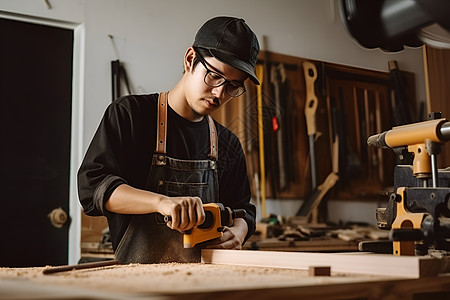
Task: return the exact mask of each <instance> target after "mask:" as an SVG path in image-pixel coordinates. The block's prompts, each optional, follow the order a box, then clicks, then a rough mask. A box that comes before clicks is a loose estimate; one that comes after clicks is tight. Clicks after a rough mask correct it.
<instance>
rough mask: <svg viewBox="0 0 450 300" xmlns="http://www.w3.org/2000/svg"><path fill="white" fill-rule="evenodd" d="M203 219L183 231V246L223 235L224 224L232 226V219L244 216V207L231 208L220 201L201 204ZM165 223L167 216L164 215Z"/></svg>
mask: <svg viewBox="0 0 450 300" xmlns="http://www.w3.org/2000/svg"><path fill="white" fill-rule="evenodd" d="M203 209H204V211H205V221H204V222H203V223H202V224H200V225H198V226H194V227H193V228H191V229H189V230H187V231H185V232H184V233H183V247H184V248H192V247H194V246H195V245H197V244H198V243H201V242H205V241H209V240H212V239H215V238H218V237H221V236H222V235H223V233H222V231H223V227H224V226H233V220H234V219H236V218H243V217H245V210H244V209H231V208H229V207H226V206H224V205H223V204H222V203H207V204H203ZM164 221H165V222H166V223H167V222H168V221H170V217H169V216H165V217H164Z"/></svg>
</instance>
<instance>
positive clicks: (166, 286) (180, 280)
mask: <svg viewBox="0 0 450 300" xmlns="http://www.w3.org/2000/svg"><path fill="white" fill-rule="evenodd" d="M43 270H44V268H41V267H39V268H0V299H75V298H77V299H79V298H89V299H142V298H146V299H181V298H182V299H230V297H231V298H232V299H242V298H250V299H272V300H273V299H299V297H301V296H302V297H304V298H303V299H354V298H367V299H412V295H413V294H415V296H414V297H415V298H414V299H422V298H417V294H418V293H422V294H423V293H430V292H433V293H436V292H437V293H439V294H433V299H440V298H436V295H438V296H442V297H444V296H448V295H450V276H438V277H433V278H420V279H406V278H398V277H388V276H373V275H372V276H370V275H349V274H338V273H334V272H332V274H331V276H326V277H322V276H320V277H313V276H309V275H308V272H307V271H305V270H296V269H283V268H270V267H253V266H245V267H243V266H235V265H215V264H205V263H198V264H180V263H170V264H153V265H143V264H128V265H115V266H109V267H101V268H95V269H86V270H74V271H68V272H62V273H55V274H52V275H44V274H43V273H42V271H43ZM187 296H188V297H187ZM429 296H430V294H428V297H429ZM186 297H187V298H186ZM424 299H431V298H424Z"/></svg>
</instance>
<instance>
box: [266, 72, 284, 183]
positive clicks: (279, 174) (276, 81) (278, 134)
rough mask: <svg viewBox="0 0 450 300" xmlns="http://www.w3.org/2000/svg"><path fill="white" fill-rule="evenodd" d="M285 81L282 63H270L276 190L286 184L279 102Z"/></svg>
mask: <svg viewBox="0 0 450 300" xmlns="http://www.w3.org/2000/svg"><path fill="white" fill-rule="evenodd" d="M285 81H286V72H285V69H284V65H283V64H278V65H272V67H271V69H270V82H271V83H272V85H273V87H274V96H275V115H274V116H273V117H272V131H273V132H274V135H275V156H276V162H277V163H276V164H274V165H275V166H277V168H276V175H275V176H273V177H274V179H273V180H277V184H276V186H277V188H278V191H283V190H285V189H286V187H287V185H288V179H287V174H286V165H285V157H286V154H287V153H286V151H285V148H286V147H287V146H288V145H286V143H285V142H284V131H285V130H286V128H285V122H284V118H285V115H286V112H285V110H284V109H283V105H282V104H281V88H282V85H283V83H284V82H285Z"/></svg>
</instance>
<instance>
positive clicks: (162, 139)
mask: <svg viewBox="0 0 450 300" xmlns="http://www.w3.org/2000/svg"><path fill="white" fill-rule="evenodd" d="M167 94H168V93H167V92H163V93H160V94H159V97H158V116H157V121H158V123H157V126H158V127H157V130H156V151H155V152H156V153H160V154H166V144H167V143H166V141H167V125H166V124H167ZM208 125H209V140H210V144H211V145H210V153H209V157H210V158H212V159H215V160H218V159H219V154H218V153H219V152H218V151H219V148H218V137H217V130H216V125H215V124H214V120H213V118H212V117H211V116H209V115H208Z"/></svg>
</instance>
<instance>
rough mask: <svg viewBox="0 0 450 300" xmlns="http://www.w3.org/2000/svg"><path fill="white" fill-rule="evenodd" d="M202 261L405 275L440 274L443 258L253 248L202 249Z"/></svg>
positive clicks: (405, 276)
mask: <svg viewBox="0 0 450 300" xmlns="http://www.w3.org/2000/svg"><path fill="white" fill-rule="evenodd" d="M201 261H202V263H209V264H229V265H240V266H258V267H273V268H287V269H299V270H308V269H309V267H310V266H330V267H331V270H332V271H333V272H337V273H349V274H366V275H383V276H392V277H403V278H421V277H432V276H437V275H438V274H439V273H440V272H441V269H442V261H441V260H439V259H434V258H428V257H417V256H394V255H384V254H361V253H359V254H329V253H304V252H277V251H251V250H216V249H214V250H213V249H204V250H202V260H201Z"/></svg>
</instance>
